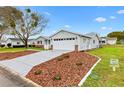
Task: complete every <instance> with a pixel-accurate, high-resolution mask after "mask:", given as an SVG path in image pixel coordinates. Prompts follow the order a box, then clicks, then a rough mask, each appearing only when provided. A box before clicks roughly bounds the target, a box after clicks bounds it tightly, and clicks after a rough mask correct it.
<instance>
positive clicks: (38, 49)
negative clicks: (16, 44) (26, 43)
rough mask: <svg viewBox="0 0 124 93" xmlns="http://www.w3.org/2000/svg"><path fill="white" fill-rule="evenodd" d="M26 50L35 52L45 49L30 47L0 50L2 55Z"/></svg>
mask: <svg viewBox="0 0 124 93" xmlns="http://www.w3.org/2000/svg"><path fill="white" fill-rule="evenodd" d="M26 50H34V51H42V50H44V49H42V48H36V47H29V48H27V49H26V48H0V53H3V52H21V51H26Z"/></svg>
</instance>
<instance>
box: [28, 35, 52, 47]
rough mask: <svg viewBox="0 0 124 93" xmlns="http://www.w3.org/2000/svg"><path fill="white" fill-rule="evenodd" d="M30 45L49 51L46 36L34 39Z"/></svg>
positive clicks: (48, 42) (48, 40) (48, 41)
mask: <svg viewBox="0 0 124 93" xmlns="http://www.w3.org/2000/svg"><path fill="white" fill-rule="evenodd" d="M30 43H31V44H33V45H35V46H37V47H41V48H44V49H50V38H49V37H46V36H40V37H38V38H36V39H35V40H31V41H30Z"/></svg>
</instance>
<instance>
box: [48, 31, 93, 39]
mask: <svg viewBox="0 0 124 93" xmlns="http://www.w3.org/2000/svg"><path fill="white" fill-rule="evenodd" d="M62 31H63V32H68V33H72V34H75V35H79V36H82V37H87V38H91V37H90V36H86V35H82V34H79V33H76V32H70V31H67V30H60V31H58V32H56V33H55V34H53V35H52V36H50V37H53V36H54V35H56V34H57V33H59V32H62Z"/></svg>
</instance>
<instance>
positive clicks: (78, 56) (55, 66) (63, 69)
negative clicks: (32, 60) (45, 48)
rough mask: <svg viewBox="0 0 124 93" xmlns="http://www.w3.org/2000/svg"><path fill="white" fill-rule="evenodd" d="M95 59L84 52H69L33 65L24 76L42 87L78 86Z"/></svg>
mask: <svg viewBox="0 0 124 93" xmlns="http://www.w3.org/2000/svg"><path fill="white" fill-rule="evenodd" d="M97 60H98V58H96V57H94V56H91V55H89V54H87V53H85V52H71V53H68V54H64V55H62V56H60V57H57V58H55V59H52V60H50V61H48V62H45V63H42V64H40V65H37V66H35V67H33V68H32V70H31V71H30V72H29V73H28V74H27V75H26V77H27V78H29V79H30V80H32V81H34V82H35V83H37V84H39V85H41V86H43V87H67V86H68V87H71V86H78V84H79V82H80V81H81V80H82V78H83V77H84V76H85V75H86V73H87V72H88V71H89V69H90V68H91V67H92V66H93V65H94V63H96V61H97ZM36 72H38V74H36ZM56 75H59V77H60V78H61V79H60V80H57V79H55V76H56Z"/></svg>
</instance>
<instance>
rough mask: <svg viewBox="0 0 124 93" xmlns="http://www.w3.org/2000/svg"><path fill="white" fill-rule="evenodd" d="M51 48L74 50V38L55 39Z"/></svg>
mask: <svg viewBox="0 0 124 93" xmlns="http://www.w3.org/2000/svg"><path fill="white" fill-rule="evenodd" d="M53 49H56V50H75V40H57V41H54V42H53Z"/></svg>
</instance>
